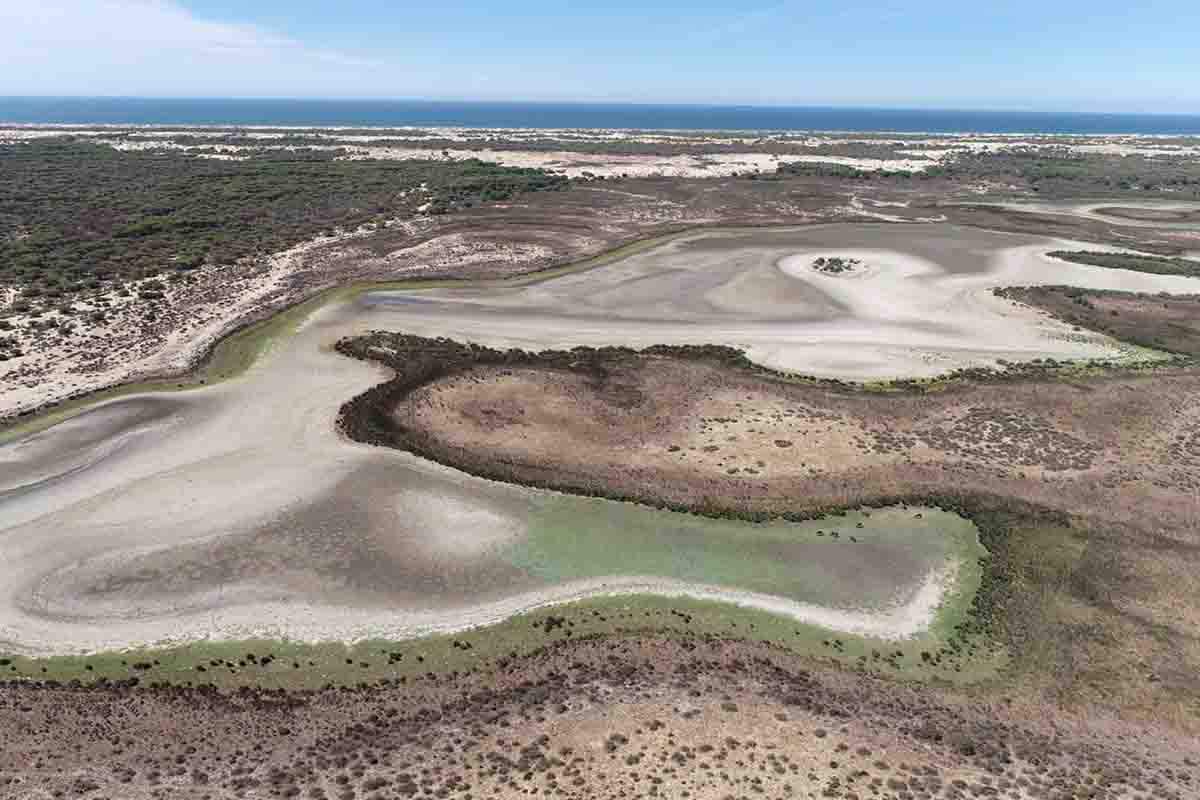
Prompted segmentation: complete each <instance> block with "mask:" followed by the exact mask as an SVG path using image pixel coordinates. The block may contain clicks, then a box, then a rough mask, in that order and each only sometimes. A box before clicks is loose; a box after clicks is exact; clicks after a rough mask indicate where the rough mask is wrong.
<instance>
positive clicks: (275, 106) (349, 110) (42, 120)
mask: <svg viewBox="0 0 1200 800" xmlns="http://www.w3.org/2000/svg"><path fill="white" fill-rule="evenodd" d="M0 123H33V124H123V125H267V126H271V125H277V126H293V125H313V126H341V125H345V126H371V127H387V126H397V127H399V126H430V127H432V126H462V127H474V128H492V127H494V128H618V129H643V130H655V129H658V130H662V129H672V130H764V131H860V132H865V131H889V132H897V133H1071V134H1102V133H1111V134H1159V135H1168V134H1175V135H1180V134H1200V115H1178V114H1095V113H1070V112H1061V113H1059V112H1029V111H954V110H943V111H935V110H915V109H899V108H895V109H891V108H817V107H767V106H699V105H637V104H620V103H517V102H511V103H508V102H506V103H496V102H475V103H463V102H438V101H420V100H283V99H264V100H255V99H236V100H234V99H183V98H180V99H151V98H121V97H0Z"/></svg>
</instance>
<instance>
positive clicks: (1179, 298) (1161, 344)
mask: <svg viewBox="0 0 1200 800" xmlns="http://www.w3.org/2000/svg"><path fill="white" fill-rule="evenodd" d="M996 294H997V295H999V296H1000V297H1006V298H1008V299H1010V300H1015V301H1017V302H1021V303H1024V304H1026V305H1029V306H1033V307H1035V308H1040V309H1042V310H1043V311H1046V312H1047V313H1049V314H1051V315H1052V316H1054V317H1056V318H1058V319H1061V320H1062V321H1064V322H1066V323H1068V324H1071V325H1075V326H1078V327H1080V328H1089V329H1093V330H1099V331H1103V332H1105V333H1107V334H1109V335H1110V336H1113V337H1115V338H1117V339H1122V340H1124V341H1127V342H1132V343H1134V344H1137V345H1141V346H1143V347H1151V348H1155V349H1157V350H1165V351H1167V352H1169V353H1181V354H1184V355H1189V356H1200V295H1146V294H1135V293H1132V292H1103V291H1095V290H1089V289H1078V288H1075V287H1073V286H1016V287H1011V288H1006V289H997V290H996Z"/></svg>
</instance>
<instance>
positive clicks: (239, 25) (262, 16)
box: [0, 0, 1200, 113]
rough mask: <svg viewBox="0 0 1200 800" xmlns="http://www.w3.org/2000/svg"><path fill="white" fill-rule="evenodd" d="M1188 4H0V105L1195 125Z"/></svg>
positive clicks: (1198, 23) (112, 0) (131, 0)
mask: <svg viewBox="0 0 1200 800" xmlns="http://www.w3.org/2000/svg"><path fill="white" fill-rule="evenodd" d="M1198 36H1200V3H1198V2H1196V0H1143V1H1142V2H1139V3H1130V2H1111V1H1110V0H1090V2H1083V1H1082V0H1049V1H1047V0H1043V1H1042V2H1032V0H1011V1H1010V2H1003V3H1000V2H996V3H991V4H987V3H964V2H961V0H960V1H959V2H947V1H946V0H909V1H908V2H890V1H889V2H859V1H858V0H841V1H840V2H821V1H817V2H801V1H800V0H782V1H778V0H765V1H764V2H755V1H754V0H750V2H743V3H740V4H732V3H717V2H712V0H691V2H683V1H682V0H665V1H660V2H632V0H608V2H595V3H589V4H581V3H572V2H570V0H557V2H551V1H550V0H508V2H506V3H503V4H501V3H495V2H491V3H489V2H482V0H441V1H440V2H436V3H430V2H422V3H409V2H386V1H385V0H341V2H338V3H331V2H328V0H325V1H324V2H317V0H286V1H285V0H257V2H253V3H247V2H245V0H242V2H238V1H237V0H30V1H29V2H25V3H18V2H3V1H0V94H20V95H36V94H84V95H92V94H97V95H146V96H177V97H178V96H233V97H263V96H272V97H356V98H363V97H398V98H430V99H452V100H456V99H480V100H583V101H589V100H591V101H595V100H608V101H631V102H682V103H736V104H766V105H773V104H791V105H871V106H899V107H955V108H999V109H1036V110H1081V111H1152V112H1174V113H1200V42H1198V38H1197V37H1198Z"/></svg>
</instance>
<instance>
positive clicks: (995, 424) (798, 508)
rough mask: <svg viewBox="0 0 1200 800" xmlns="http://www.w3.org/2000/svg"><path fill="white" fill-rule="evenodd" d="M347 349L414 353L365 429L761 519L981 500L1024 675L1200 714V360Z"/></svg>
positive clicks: (600, 491)
mask: <svg viewBox="0 0 1200 800" xmlns="http://www.w3.org/2000/svg"><path fill="white" fill-rule="evenodd" d="M422 342H424V344H422ZM343 348H344V349H345V351H347V352H350V351H354V352H355V353H356V354H358V355H360V356H373V357H375V358H379V359H381V360H384V361H385V362H386V363H389V364H390V365H392V366H395V367H397V368H398V369H400V370H401V375H400V377H398V378H397V379H396V381H394V382H393V383H391V384H384V385H383V386H382V387H380V388H379V389H378V390H377V391H376V392H375V393H374V394H371V393H369V395H364V397H363V398H360V399H359V400H357V401H355V402H356V403H360V406H359V407H358V411H357V412H352V413H350V414H349V422H348V424H349V425H350V430H351V434H352V435H354V436H356V437H358V438H365V439H367V440H368V441H376V442H378V443H384V444H391V445H393V446H400V447H404V448H407V449H412V450H415V451H416V452H418V453H421V454H422V455H425V456H427V457H432V458H434V459H435V460H438V461H441V462H443V463H448V464H451V465H454V466H456V467H459V468H462V469H465V470H467V471H469V472H473V473H476V474H481V475H486V476H488V477H492V478H497V479H501V480H507V481H511V482H518V483H524V484H530V485H538V486H547V487H553V488H557V489H561V490H566V491H572V492H577V493H583V494H590V495H602V496H609V497H621V498H627V499H637V500H640V501H642V502H647V503H651V504H655V505H666V506H670V507H673V508H680V509H691V510H696V511H700V512H702V513H709V514H717V515H734V516H748V517H750V518H756V517H760V516H768V515H784V516H789V515H790V516H803V515H806V514H812V513H816V512H818V511H821V510H827V509H830V508H846V507H856V506H859V505H872V504H875V503H878V502H880V501H881V500H895V499H907V500H909V501H912V502H916V501H917V500H919V499H921V498H925V499H927V500H930V501H931V502H933V503H935V504H937V503H941V504H943V505H945V506H949V507H953V508H955V510H961V511H963V512H964V513H966V514H968V516H972V518H973V519H975V521H976V522H977V523H981V529H982V530H983V531H984V534H985V535H986V536H987V537H989V538H988V541H986V542H985V544H986V545H987V546H988V548H989V549H990V550H991V552H992V561H991V564H990V565H989V575H990V578H989V579H988V580H987V581H985V591H984V593H983V595H981V597H982V598H983V599H982V600H981V602H982V603H983V604H984V605H985V606H986V608H984V609H982V611H981V613H980V614H978V615H977V622H979V623H980V624H987V625H990V626H992V627H991V630H992V632H993V633H996V634H998V635H1001V636H1003V637H1005V638H1006V639H1007V640H1008V642H1009V644H1010V645H1011V646H1012V647H1013V650H1014V654H1015V655H1016V659H1015V662H1014V663H1015V667H1014V670H1015V671H1016V674H1015V675H1014V676H1012V683H1011V684H1010V685H1011V686H1012V687H1015V688H1014V691H1015V692H1016V693H1017V694H1020V695H1022V696H1024V697H1025V698H1026V699H1027V700H1028V701H1029V702H1048V703H1051V704H1053V705H1055V706H1063V705H1067V706H1074V707H1083V706H1087V705H1091V704H1094V705H1098V706H1102V707H1108V708H1110V709H1114V710H1119V711H1121V712H1122V713H1127V714H1131V715H1134V716H1140V717H1148V718H1155V717H1162V716H1164V715H1166V716H1170V717H1171V718H1172V719H1173V720H1174V721H1175V722H1176V723H1178V724H1181V725H1184V726H1185V727H1194V726H1195V724H1196V722H1197V720H1200V705H1197V703H1196V701H1195V698H1196V697H1197V696H1200V680H1197V678H1196V677H1195V676H1196V675H1197V674H1200V647H1198V645H1197V642H1198V639H1197V636H1196V633H1195V631H1196V630H1197V624H1196V622H1197V620H1200V577H1198V576H1200V537H1198V536H1197V533H1200V531H1198V530H1197V527H1196V524H1195V522H1196V505H1195V499H1196V493H1197V492H1198V491H1200V459H1196V458H1193V457H1192V456H1193V455H1194V453H1193V451H1194V450H1195V449H1196V443H1197V441H1200V407H1197V406H1196V404H1195V403H1194V402H1192V398H1193V397H1194V396H1195V395H1196V393H1197V392H1198V391H1200V372H1197V371H1196V370H1195V369H1193V368H1188V367H1174V368H1170V369H1159V370H1155V371H1148V372H1147V371H1143V372H1123V373H1122V372H1108V373H1104V374H1100V375H1093V376H1091V377H1083V376H1076V377H1074V378H1073V379H1071V380H1062V379H1055V378H1047V377H1042V378H1040V379H1035V378H1022V379H1014V380H1011V381H1001V382H992V383H988V384H984V385H979V384H972V383H970V382H958V383H955V384H951V385H950V386H948V387H945V388H943V389H942V390H940V391H927V392H892V393H879V392H866V391H862V390H859V389H853V388H847V387H842V388H839V387H832V386H819V385H810V384H797V383H789V382H786V381H782V380H779V379H776V378H773V377H770V376H763V375H761V374H756V373H754V372H752V371H749V370H745V369H742V368H738V367H731V366H730V364H729V362H728V361H727V360H726V361H721V360H720V359H718V358H715V357H709V356H706V355H705V354H704V351H703V350H702V349H698V350H692V351H689V352H686V353H685V352H679V353H674V354H667V353H668V352H670V351H669V350H665V351H664V350H656V351H655V352H653V353H641V354H635V353H633V352H632V351H628V350H622V349H613V350H608V351H585V350H577V351H572V352H571V353H555V352H544V353H541V354H536V355H534V354H515V353H508V354H503V355H502V357H501V356H497V358H499V359H500V360H502V361H504V362H506V363H503V364H498V363H488V361H489V358H490V357H488V356H485V355H481V354H482V353H484V351H482V350H478V349H476V350H470V349H459V346H457V345H454V344H453V343H449V342H445V341H442V342H439V343H437V344H436V345H434V344H433V343H430V342H428V341H426V340H419V339H416V338H415V337H403V336H389V335H387V334H374V335H372V336H371V337H367V338H365V339H362V340H358V341H357V342H350V343H343ZM422 352H424V353H425V355H426V356H428V358H422ZM385 353H386V354H385ZM477 362H484V363H477ZM423 363H425V364H427V368H426V367H422V366H420V365H421V364H423ZM366 401H369V402H366ZM365 405H370V406H371V412H370V413H367V414H364V413H362V409H363V408H364V407H365ZM353 406H354V404H351V406H348V407H347V408H348V409H351V408H352V407H353ZM356 414H357V416H356ZM368 419H369V420H370V425H369V426H368V427H369V430H368V429H363V428H361V427H360V428H359V429H357V430H355V425H358V424H361V423H363V422H364V420H368ZM355 420H357V422H355Z"/></svg>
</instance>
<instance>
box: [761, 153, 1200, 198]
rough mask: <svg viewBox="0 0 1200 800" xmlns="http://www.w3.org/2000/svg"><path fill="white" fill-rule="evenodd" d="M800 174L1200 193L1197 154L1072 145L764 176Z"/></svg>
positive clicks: (796, 168)
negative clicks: (914, 166)
mask: <svg viewBox="0 0 1200 800" xmlns="http://www.w3.org/2000/svg"><path fill="white" fill-rule="evenodd" d="M794 176H807V177H821V178H842V179H847V180H861V181H871V180H881V179H887V178H907V179H912V180H917V181H930V180H935V179H948V180H954V181H961V182H964V183H975V182H983V181H991V182H998V183H1004V184H1005V185H1007V186H1012V187H1014V188H1017V189H1025V190H1029V191H1033V192H1038V193H1041V194H1045V195H1048V196H1064V197H1067V196H1069V197H1079V196H1087V195H1105V196H1108V195H1121V194H1138V195H1142V194H1146V193H1170V194H1171V196H1172V197H1178V198H1192V197H1200V164H1198V163H1197V162H1196V161H1195V160H1193V159H1190V158H1185V157H1158V158H1146V157H1144V156H1123V157H1122V156H1113V155H1106V154H1100V153H1076V152H1072V151H1071V150H1069V149H1067V148H1060V149H1051V150H1047V149H1046V148H1014V149H1011V150H1004V151H1000V152H979V153H971V152H962V153H959V154H957V155H955V156H954V157H953V158H951V159H949V160H947V161H944V162H942V163H939V164H931V165H930V166H929V167H927V168H926V169H924V170H921V171H919V172H909V171H904V170H886V169H885V170H878V171H873V170H864V169H859V168H858V167H854V166H849V165H844V164H833V163H829V164H822V163H809V162H783V163H780V164H779V166H778V167H777V169H776V174H775V175H774V176H762V177H794ZM757 177H759V176H756V178H757Z"/></svg>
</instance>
